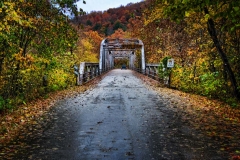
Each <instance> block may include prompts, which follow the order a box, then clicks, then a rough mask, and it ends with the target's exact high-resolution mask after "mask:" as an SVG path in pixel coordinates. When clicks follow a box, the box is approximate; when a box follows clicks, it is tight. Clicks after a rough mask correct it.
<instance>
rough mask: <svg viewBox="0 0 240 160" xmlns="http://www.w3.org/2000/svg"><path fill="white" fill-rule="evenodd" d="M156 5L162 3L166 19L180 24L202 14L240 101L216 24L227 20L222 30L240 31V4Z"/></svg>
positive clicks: (167, 2) (220, 1) (186, 2)
mask: <svg viewBox="0 0 240 160" xmlns="http://www.w3.org/2000/svg"><path fill="white" fill-rule="evenodd" d="M155 2H156V4H159V3H161V4H162V5H163V6H164V8H163V11H162V13H163V14H164V15H165V16H166V17H170V18H171V19H172V20H174V21H177V22H180V21H181V20H183V19H184V18H185V17H186V16H188V17H190V16H191V14H192V13H194V12H197V13H202V16H203V17H202V18H205V19H206V24H207V29H208V33H209V35H210V36H211V39H212V41H213V43H214V45H215V47H216V49H217V51H218V53H219V56H220V57H221V59H222V62H223V65H224V68H225V69H226V71H227V73H228V75H229V79H230V82H231V85H232V88H233V93H234V95H235V96H236V97H237V98H238V99H240V92H239V89H238V84H237V81H236V77H235V75H234V73H233V70H232V68H231V65H230V63H229V59H228V57H227V54H226V52H225V51H224V50H223V46H222V45H221V42H220V39H219V35H218V34H217V30H216V24H215V23H216V22H217V21H219V20H220V19H224V20H226V23H225V24H224V25H223V26H221V29H226V30H227V31H228V32H229V33H230V32H232V31H235V30H237V29H239V27H240V24H239V15H240V13H239V12H238V11H239V7H238V6H240V2H239V1H235V0H229V1H225V0H216V1H209V0H202V1H190V0H183V1H178V0H174V1H170V0H156V1H155Z"/></svg>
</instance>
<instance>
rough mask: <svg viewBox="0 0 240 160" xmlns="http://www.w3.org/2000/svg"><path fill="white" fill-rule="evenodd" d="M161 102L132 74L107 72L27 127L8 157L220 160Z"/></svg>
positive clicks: (208, 141) (207, 142) (207, 141)
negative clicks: (41, 120) (44, 119)
mask: <svg viewBox="0 0 240 160" xmlns="http://www.w3.org/2000/svg"><path fill="white" fill-rule="evenodd" d="M167 103H168V102H167V100H166V99H164V98H163V97H161V96H159V95H158V94H157V93H156V92H155V91H153V90H151V89H150V88H149V87H146V86H145V85H144V84H143V82H142V81H141V80H140V79H138V78H137V77H135V76H134V75H133V74H132V71H130V70H120V69H116V70H112V71H111V72H109V73H108V74H107V76H106V77H105V78H104V79H103V80H101V81H100V83H99V84H98V85H97V86H96V87H95V88H93V89H91V90H88V91H86V92H84V93H83V94H79V95H77V96H75V97H72V98H68V99H64V100H61V101H60V102H58V103H57V105H56V106H55V107H54V109H53V110H52V111H51V116H52V120H51V122H49V123H47V125H45V126H44V127H43V128H39V129H38V128H35V129H32V130H33V133H32V134H29V136H26V137H25V138H23V140H22V142H21V143H24V144H26V147H25V148H23V149H22V150H20V151H19V152H18V153H17V154H15V155H14V158H13V159H44V160H45V159H46V160H54V159H56V160H100V159H106V160H129V159H134V160H152V159H158V160H165V159H166V160H181V159H182V160H207V159H214V160H217V159H219V160H220V159H221V160H222V159H225V158H224V155H221V154H219V153H218V151H217V149H216V148H214V147H213V145H212V144H213V143H214V142H212V141H211V139H208V138H206V137H204V136H203V134H201V132H199V131H196V130H194V129H193V128H191V127H190V126H189V125H188V124H187V123H185V122H182V121H181V117H180V116H179V115H178V113H177V112H176V111H174V110H172V109H171V108H169V107H168V105H167Z"/></svg>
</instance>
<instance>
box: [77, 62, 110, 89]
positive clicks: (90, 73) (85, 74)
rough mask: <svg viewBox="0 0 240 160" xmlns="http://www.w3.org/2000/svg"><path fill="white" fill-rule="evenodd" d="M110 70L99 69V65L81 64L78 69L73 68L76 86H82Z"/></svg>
mask: <svg viewBox="0 0 240 160" xmlns="http://www.w3.org/2000/svg"><path fill="white" fill-rule="evenodd" d="M111 69H112V68H106V69H99V63H88V62H81V63H80V66H79V68H78V67H77V66H74V70H75V71H74V73H75V75H76V85H83V84H84V83H87V82H89V81H91V80H92V79H94V78H96V77H98V76H100V75H101V74H103V73H105V72H107V71H109V70H111Z"/></svg>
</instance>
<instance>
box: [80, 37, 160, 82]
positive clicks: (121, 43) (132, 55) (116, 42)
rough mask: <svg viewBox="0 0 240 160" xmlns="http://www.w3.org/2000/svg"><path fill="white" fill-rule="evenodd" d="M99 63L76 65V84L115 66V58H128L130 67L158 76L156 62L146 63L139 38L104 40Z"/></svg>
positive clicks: (142, 45)
mask: <svg viewBox="0 0 240 160" xmlns="http://www.w3.org/2000/svg"><path fill="white" fill-rule="evenodd" d="M137 52H140V56H141V62H140V65H138V66H135V65H136V63H135V62H136V60H137V55H136V53H137ZM99 57H100V58H99V63H88V62H81V63H80V66H79V67H78V66H75V75H76V77H77V78H76V84H77V85H81V84H83V83H85V82H87V81H89V80H91V79H93V78H95V77H96V76H99V75H101V74H102V73H104V72H106V71H108V70H110V69H113V68H114V59H116V58H128V59H129V66H128V68H129V69H132V70H137V71H138V72H140V73H143V74H147V75H150V76H152V77H157V76H156V73H157V67H158V65H156V64H146V63H145V54H144V44H143V42H142V41H141V40H139V39H119V38H117V39H112V38H106V39H104V40H102V42H101V45H100V56H99Z"/></svg>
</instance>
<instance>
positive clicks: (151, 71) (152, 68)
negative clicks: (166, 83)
mask: <svg viewBox="0 0 240 160" xmlns="http://www.w3.org/2000/svg"><path fill="white" fill-rule="evenodd" d="M158 67H159V64H146V68H145V70H142V69H140V68H133V69H132V70H134V71H136V72H138V73H141V74H143V75H146V76H148V77H149V78H152V79H154V80H156V81H159V82H162V81H163V79H161V78H159V75H158Z"/></svg>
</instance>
